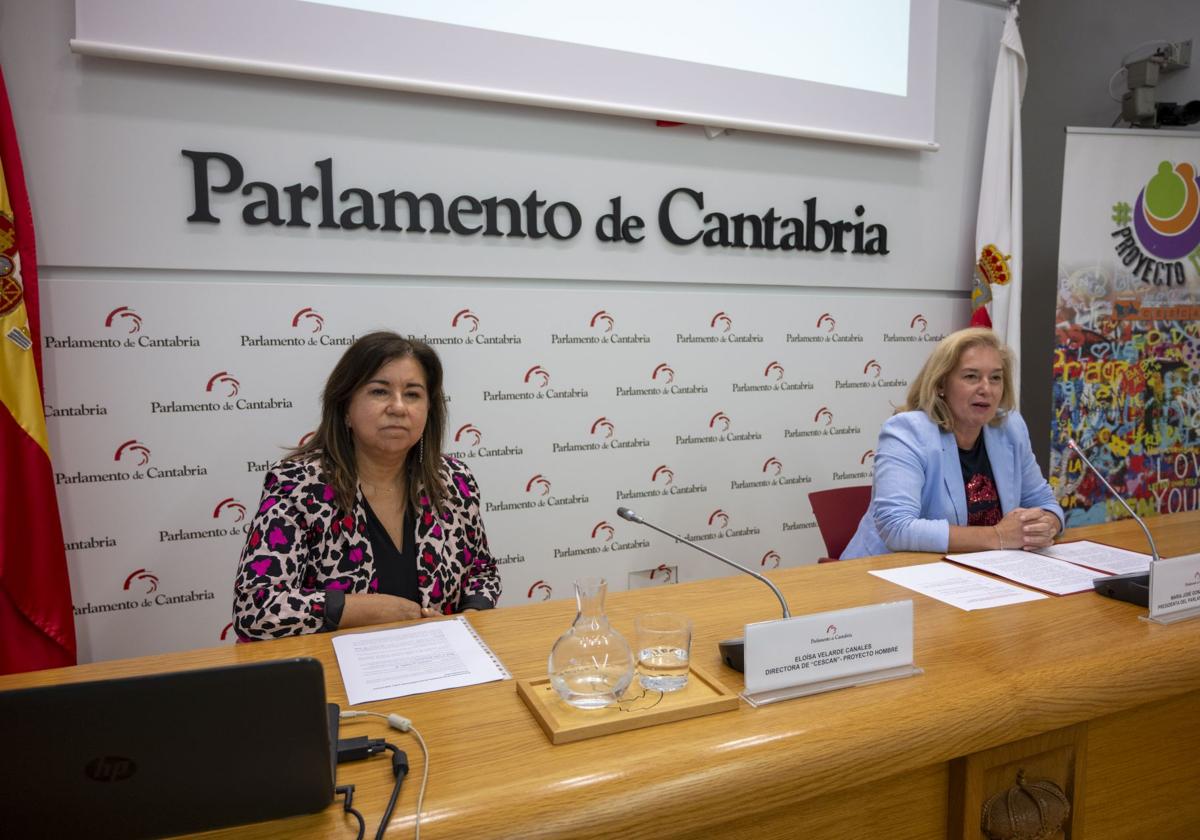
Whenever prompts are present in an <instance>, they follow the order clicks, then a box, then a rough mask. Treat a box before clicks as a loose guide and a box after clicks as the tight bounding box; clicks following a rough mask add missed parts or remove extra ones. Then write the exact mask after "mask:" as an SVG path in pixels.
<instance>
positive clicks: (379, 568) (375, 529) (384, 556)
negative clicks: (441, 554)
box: [363, 498, 421, 604]
mask: <svg viewBox="0 0 1200 840" xmlns="http://www.w3.org/2000/svg"><path fill="white" fill-rule="evenodd" d="M363 507H364V508H366V511H367V539H368V540H370V541H371V556H372V557H374V558H375V570H376V573H377V577H376V579H377V580H378V581H379V590H378V591H379V592H382V593H383V594H384V595H399V596H400V597H401V598H407V599H408V600H410V601H415V602H416V603H418V604H419V603H421V590H420V589H418V588H417V541H416V537H415V534H416V524H415V522H414V521H413V514H412V506H411V505H408V504H405V506H404V530H403V532H402V533H403V534H404V536H405V540H404V548H403V549H397V548H396V544H395V543H394V542H392V538H391V535H389V534H388V532H387V528H384V527H383V523H382V522H380V521H379V517H378V516H376V515H375V511H373V510H371V506H370V505H369V504H367V500H366V499H365V498H364V499H363Z"/></svg>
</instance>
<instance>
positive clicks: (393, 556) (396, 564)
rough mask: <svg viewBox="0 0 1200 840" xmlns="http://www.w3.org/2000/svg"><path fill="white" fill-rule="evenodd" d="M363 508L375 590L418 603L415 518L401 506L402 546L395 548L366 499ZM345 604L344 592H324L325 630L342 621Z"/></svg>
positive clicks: (334, 590) (419, 592)
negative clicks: (402, 520) (402, 512)
mask: <svg viewBox="0 0 1200 840" xmlns="http://www.w3.org/2000/svg"><path fill="white" fill-rule="evenodd" d="M363 508H365V509H366V512H367V540H368V541H369V542H370V543H371V556H372V557H374V558H375V570H376V578H375V579H376V580H377V581H378V583H379V588H378V589H377V590H375V591H377V592H382V593H383V594H384V595H399V596H400V597H401V598H407V599H408V600H410V601H413V602H415V603H417V604H420V603H421V590H420V588H419V587H418V585H417V539H416V520H415V519H413V512H412V506H411V505H405V506H404V531H403V533H404V535H405V537H407V539H405V540H404V548H403V549H402V550H401V549H397V548H396V544H395V543H394V542H392V537H391V535H390V534H388V532H387V528H385V527H383V523H382V522H380V521H379V517H378V516H376V515H375V511H373V510H371V506H370V505H369V504H368V503H367V500H366V498H364V499H363ZM345 606H346V593H344V592H342V591H341V590H340V589H330V590H329V591H327V592H326V593H325V622H324V629H326V630H336V629H338V625H339V624H341V623H342V610H343V609H345Z"/></svg>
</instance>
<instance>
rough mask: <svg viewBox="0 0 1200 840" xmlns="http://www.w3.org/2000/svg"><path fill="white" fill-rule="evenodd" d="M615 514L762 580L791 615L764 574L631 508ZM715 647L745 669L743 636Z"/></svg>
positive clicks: (724, 657)
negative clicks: (640, 514) (682, 535)
mask: <svg viewBox="0 0 1200 840" xmlns="http://www.w3.org/2000/svg"><path fill="white" fill-rule="evenodd" d="M617 516H619V517H621V518H622V519H624V520H626V521H628V522H636V523H637V524H638V525H645V526H646V527H647V528H653V529H654V530H655V531H658V532H659V533H660V534H666V535H667V536H668V537H670V538H671V539H673V540H675V542H680V543H683V544H684V545H686V546H689V547H691V548H694V549H696V550H697V551H699V552H701V553H703V554H707V555H708V556H709V557H712V558H713V559H715V560H720V561H721V562H722V563H724V564H725V565H727V566H733V568H735V569H737V570H738V571H739V572H745V573H746V574H748V575H750V577H752V578H755V579H756V580H760V581H762V582H763V583H765V584H766V585H767V586H769V587H771V591H772V592H774V593H775V597H776V598H778V599H779V605H780V606H781V607H783V617H784V618H791V617H792V614H791V612H790V611H789V610H788V605H787V601H785V600H784V598H783V593H782V592H780V591H779V587H778V586H776V585H775V584H773V583H771V581H769V580H767V579H766V578H765V577H764V576H762V575H760V574H759V573H758V572H756V571H754V570H753V569H748V568H746V567H745V566H743V565H742V564H741V563H735V562H733V561H732V560H730V559H729V558H728V557H722V556H721V555H720V554H716V553H715V552H712V551H709V550H708V549H707V548H705V547H704V546H701V545H697V544H696V543H694V542H692V541H691V540H689V539H687V538H686V537H681V536H679V535H678V534H673V533H671V532H670V531H668V530H666V529H665V528H660V527H658V526H657V525H655V524H654V523H653V522H647V521H646V520H645V519H642V517H640V516H638V515H637V514H636V513H634V512H633V511H632V510H630V509H629V508H627V507H619V508H617ZM717 648H718V649H719V650H720V652H721V659H722V660H724V662H725V664H726V665H728V666H729V667H730V668H732V669H733V670H735V671H738V672H742V671H743V670H745V666H746V641H745V639H744V638H742V639H725V640H724V641H722V642H717Z"/></svg>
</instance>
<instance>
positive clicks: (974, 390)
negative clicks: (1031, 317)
mask: <svg viewBox="0 0 1200 840" xmlns="http://www.w3.org/2000/svg"><path fill="white" fill-rule="evenodd" d="M1012 365H1013V360H1012V353H1011V351H1010V350H1009V349H1008V348H1007V347H1006V346H1005V345H1004V344H1003V342H1001V341H1000V339H999V338H998V337H997V336H996V334H995V333H994V332H992V331H991V330H989V329H981V328H978V327H972V328H970V329H965V330H959V331H958V332H956V333H951V334H950V335H948V336H946V337H945V338H944V339H942V340H941V341H940V342H939V343H938V345H937V347H935V348H934V351H933V354H932V355H931V356H930V357H929V359H928V360H926V362H925V365H924V366H923V367H922V368H921V372H920V373H919V374H917V378H916V379H915V380H914V381H913V383H912V385H910V386H909V389H908V396H907V399H906V402H905V406H904V408H903V410H901V411H899V412H897V413H896V414H895V415H894V416H893V417H891V418H889V419H888V421H887V422H886V423H884V424H883V430H882V431H881V432H880V435H879V445H878V446H877V447H876V450H875V486H874V488H873V490H872V494H871V504H870V507H868V508H867V512H866V514H865V515H864V516H863V518H862V521H861V522H860V523H859V525H858V530H857V531H856V532H855V534H854V538H853V539H851V540H850V544H849V545H848V546H846V550H845V551H844V552H842V559H843V560H849V559H851V558H854V557H864V556H868V555H872V554H884V553H886V552H889V551H934V552H939V553H945V552H948V551H985V550H989V549H1034V548H1042V547H1044V546H1047V545H1050V544H1051V543H1052V542H1053V541H1054V537H1055V536H1057V535H1058V533H1059V531H1061V530H1062V527H1063V511H1062V508H1061V507H1060V506H1059V504H1058V502H1057V501H1055V499H1054V494H1053V492H1052V491H1051V490H1050V485H1049V484H1047V483H1046V479H1045V478H1044V477H1043V476H1042V473H1041V470H1039V469H1038V465H1037V462H1036V461H1034V459H1033V451H1032V449H1031V448H1030V445H1029V430H1028V428H1027V427H1026V426H1025V421H1024V420H1022V419H1021V416H1020V415H1019V414H1017V412H1016V411H1015V410H1014V406H1015V400H1014V398H1013V391H1012Z"/></svg>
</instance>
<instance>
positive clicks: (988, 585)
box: [871, 563, 1046, 610]
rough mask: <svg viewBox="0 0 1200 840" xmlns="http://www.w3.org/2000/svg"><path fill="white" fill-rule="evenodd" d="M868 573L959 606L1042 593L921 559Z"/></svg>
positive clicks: (1028, 598)
mask: <svg viewBox="0 0 1200 840" xmlns="http://www.w3.org/2000/svg"><path fill="white" fill-rule="evenodd" d="M871 574H873V575H875V576H876V577H881V578H883V579H884V580H890V581H891V582H892V583H895V584H897V585H899V586H903V587H905V588H906V589H911V590H912V591H913V592H919V593H921V594H922V595H928V596H929V597H930V598H935V599H937V600H938V601H941V602H942V603H945V604H949V605H950V606H952V607H958V608H959V609H960V610H985V609H988V608H989V607H1003V606H1005V605H1007V604H1021V603H1024V602H1025V601H1038V600H1040V599H1042V598H1045V597H1046V596H1045V595H1042V594H1041V593H1040V592H1030V591H1029V590H1028V589H1021V588H1020V587H1018V586H1011V585H1010V584H1007V583H1001V582H1000V581H998V580H992V579H991V578H986V577H984V576H983V575H977V574H974V573H973V572H968V571H967V570H966V569H960V568H958V566H952V565H951V564H949V563H922V564H921V565H919V566H903V567H901V568H898V569H877V570H874V571H872V572H871Z"/></svg>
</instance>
